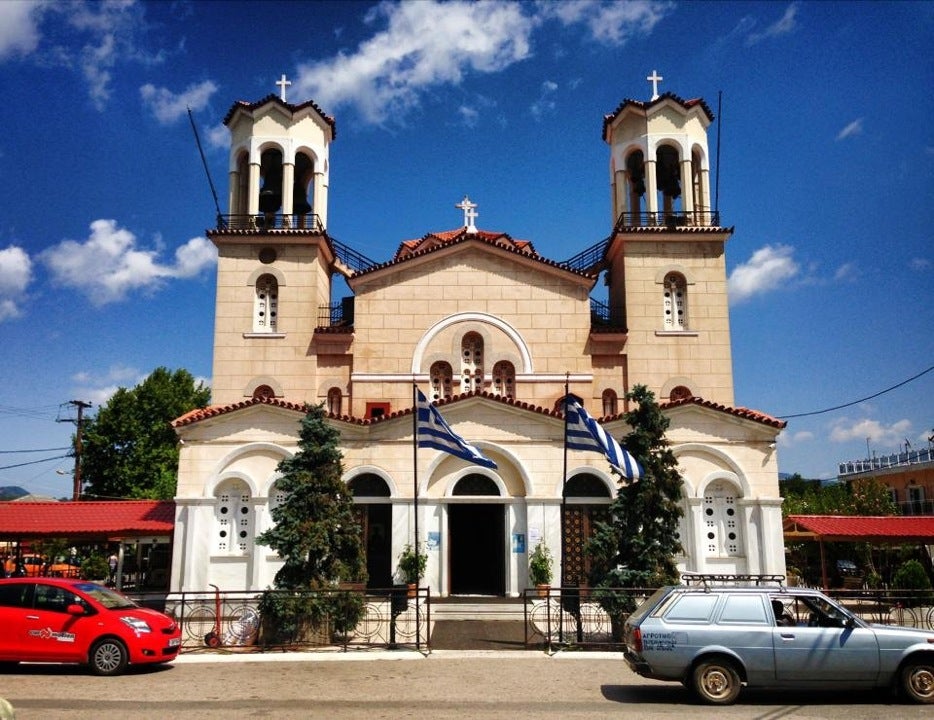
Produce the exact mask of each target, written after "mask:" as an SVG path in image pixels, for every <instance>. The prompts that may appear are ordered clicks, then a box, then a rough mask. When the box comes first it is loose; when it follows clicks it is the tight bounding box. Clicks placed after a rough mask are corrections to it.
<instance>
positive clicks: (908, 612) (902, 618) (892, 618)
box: [886, 605, 918, 628]
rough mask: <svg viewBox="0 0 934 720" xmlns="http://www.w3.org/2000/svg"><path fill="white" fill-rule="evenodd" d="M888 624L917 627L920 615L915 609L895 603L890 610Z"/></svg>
mask: <svg viewBox="0 0 934 720" xmlns="http://www.w3.org/2000/svg"><path fill="white" fill-rule="evenodd" d="M886 624H887V625H898V626H899V627H909V628H916V627H918V616H917V615H915V611H914V610H912V609H911V608H906V607H904V606H902V605H895V606H894V607H893V608H892V609H891V610H889V615H888V619H887V621H886Z"/></svg>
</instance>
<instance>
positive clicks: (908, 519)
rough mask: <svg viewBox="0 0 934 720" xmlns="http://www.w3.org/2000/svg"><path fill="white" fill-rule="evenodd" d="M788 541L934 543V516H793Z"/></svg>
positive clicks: (787, 525) (787, 522)
mask: <svg viewBox="0 0 934 720" xmlns="http://www.w3.org/2000/svg"><path fill="white" fill-rule="evenodd" d="M784 529H785V536H786V538H788V537H790V538H799V539H800V538H807V539H811V540H817V539H823V540H830V541H836V542H857V541H862V542H925V543H928V544H930V543H931V542H932V541H934V515H892V516H864V515H789V516H788V517H787V518H785V523H784Z"/></svg>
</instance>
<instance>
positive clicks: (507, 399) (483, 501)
mask: <svg viewBox="0 0 934 720" xmlns="http://www.w3.org/2000/svg"><path fill="white" fill-rule="evenodd" d="M657 80H658V78H656V79H655V82H657ZM282 82H283V85H282V87H283V88H285V87H286V83H285V81H284V78H283V81H282ZM598 120H599V118H598ZM713 120H714V118H713V114H712V113H711V112H710V108H709V107H708V106H707V105H706V103H704V102H703V101H702V100H699V99H693V100H684V99H682V98H680V97H679V96H677V95H674V94H672V93H664V94H662V95H658V93H655V94H654V96H653V97H652V99H651V100H649V101H646V102H642V101H636V100H626V101H624V102H623V103H622V104H620V106H619V107H618V108H617V109H616V110H615V111H614V112H612V113H610V114H608V115H607V116H606V117H605V118H603V129H602V139H603V141H604V142H605V143H606V144H607V146H608V148H609V152H608V167H609V185H610V189H611V193H610V206H609V208H608V209H609V221H608V223H607V235H606V236H604V237H601V238H590V239H586V238H585V239H581V238H577V237H569V238H568V257H566V258H547V257H544V256H542V255H541V254H540V253H539V252H538V251H537V250H536V248H535V246H534V244H533V242H532V241H530V240H528V239H518V238H514V237H513V236H511V235H510V234H509V233H507V232H504V231H502V230H498V229H490V227H491V226H490V225H489V224H486V226H485V227H482V226H481V223H479V222H478V218H479V217H480V215H481V212H480V209H479V208H478V206H477V204H476V203H474V202H471V201H470V199H469V197H466V196H465V197H464V198H463V200H461V201H460V202H455V200H456V199H457V198H459V197H460V195H459V194H458V195H457V196H454V197H452V206H453V207H454V208H455V209H456V210H457V211H459V212H462V213H463V222H462V223H461V224H460V226H459V227H455V228H454V229H446V230H433V231H430V232H427V233H425V234H424V235H422V236H421V237H419V238H415V239H406V240H402V241H401V242H400V241H399V240H398V239H391V238H382V237H374V238H372V239H370V240H369V241H368V244H370V245H377V244H382V245H383V246H387V245H388V244H390V243H391V245H388V246H394V247H396V248H397V249H396V251H395V253H394V254H393V255H392V256H391V257H389V258H388V259H385V260H372V259H370V258H367V257H365V256H363V255H362V254H361V253H359V252H357V251H355V250H353V249H352V248H350V247H348V246H345V245H343V244H342V243H340V242H338V241H337V240H336V239H335V238H334V237H332V236H331V235H330V233H329V220H328V212H327V208H328V193H329V192H330V181H329V173H330V169H331V167H332V158H331V146H332V143H333V141H334V139H335V137H336V123H335V121H334V119H333V118H331V117H329V116H328V115H326V114H325V113H324V111H323V110H322V109H321V108H319V107H318V106H317V105H315V103H314V102H311V101H307V102H302V103H301V104H293V103H290V102H288V101H287V100H286V98H285V91H284V90H283V94H282V96H281V97H276V96H269V97H267V98H265V99H264V100H261V101H259V102H256V103H246V102H240V103H236V104H235V105H234V106H233V108H232V109H231V111H230V112H229V113H228V114H227V116H226V118H225V121H224V122H225V124H226V125H227V126H228V128H229V129H230V136H231V147H230V163H229V167H230V173H229V180H230V186H229V191H228V197H229V199H230V203H229V214H228V215H223V216H221V218H220V219H219V222H218V225H217V227H216V228H213V229H211V230H209V231H208V233H207V234H208V237H209V238H210V239H211V240H212V242H213V243H214V244H215V245H216V246H217V249H218V265H217V296H216V297H217V299H216V312H215V326H214V327H215V331H214V366H213V372H212V393H213V402H214V403H215V404H214V405H212V406H211V407H208V408H204V409H201V410H195V411H193V412H191V413H188V414H187V415H185V416H183V417H180V418H178V419H177V420H176V421H175V428H176V431H177V433H178V435H179V438H180V439H181V440H182V441H183V445H182V448H181V458H180V463H179V481H178V495H177V497H176V504H177V509H176V521H177V525H176V533H175V539H176V540H175V545H176V548H177V551H176V553H175V558H176V559H175V563H174V565H173V570H172V588H173V589H174V590H179V591H189V590H192V591H199V590H204V589H206V588H207V587H208V585H211V584H214V585H217V586H219V587H221V588H222V589H231V590H242V589H244V588H250V589H261V588H264V587H266V586H268V585H270V584H271V583H272V580H273V577H274V574H275V571H276V570H277V568H278V567H279V562H280V561H279V560H278V559H277V558H276V557H275V556H274V555H273V554H272V553H270V551H269V550H268V548H265V547H262V546H259V545H258V544H257V543H256V537H257V536H258V535H259V534H260V533H261V532H262V531H263V530H264V529H266V528H268V527H269V526H270V525H271V523H272V517H271V512H272V509H273V508H274V507H275V505H276V503H278V502H280V501H281V499H282V496H281V493H280V492H279V490H278V489H277V485H276V481H277V472H278V470H277V467H278V464H279V462H280V461H281V460H282V459H284V458H287V457H289V456H290V455H291V454H292V453H294V452H295V450H296V447H297V440H298V437H297V435H298V427H299V421H300V420H301V419H302V417H303V415H304V412H305V408H306V405H307V404H318V403H323V404H324V406H325V408H326V410H327V411H328V422H329V423H330V424H331V425H332V426H333V427H334V428H335V429H336V430H337V431H338V432H339V435H340V443H341V451H342V453H343V463H344V480H345V481H346V483H347V485H348V491H349V492H350V493H351V494H352V495H353V497H354V501H355V503H356V504H357V506H358V511H359V518H360V522H361V525H362V531H363V533H364V537H365V540H366V543H365V544H366V546H367V563H368V572H369V582H370V585H371V586H372V587H386V586H388V585H390V584H392V583H394V582H395V580H396V578H395V577H394V574H395V572H396V569H397V568H396V561H397V558H398V556H399V553H400V551H401V550H402V548H403V547H404V546H405V545H406V544H408V543H412V542H414V541H416V540H417V541H419V542H420V543H422V544H424V546H425V547H426V549H427V552H428V556H429V558H428V569H427V575H426V577H425V579H424V582H425V583H426V584H428V585H430V586H431V588H432V592H433V594H436V595H442V596H444V595H459V594H483V595H513V596H514V595H518V594H520V593H521V592H522V591H523V589H524V588H525V587H526V586H527V585H528V574H527V568H528V557H527V555H528V552H529V551H530V549H531V548H533V547H534V546H535V545H536V544H537V543H538V542H539V541H540V540H542V541H544V542H546V544H547V545H548V546H549V547H550V549H551V550H552V551H553V553H554V554H555V556H556V569H560V572H559V573H557V575H558V577H557V578H556V582H560V583H562V584H569V583H579V582H585V581H586V578H587V575H588V572H589V565H588V563H589V561H588V558H587V557H586V556H585V554H584V552H583V548H584V545H585V543H586V541H587V539H588V537H589V536H590V535H591V534H592V532H593V528H594V525H595V523H596V522H597V521H598V519H599V518H600V517H602V516H603V515H604V514H605V512H606V508H607V506H608V505H609V504H610V502H611V500H612V498H613V497H614V496H615V495H616V493H617V491H618V489H619V487H620V482H628V480H621V479H620V477H619V476H618V475H615V474H614V473H613V472H611V469H610V467H609V464H608V462H607V460H606V458H605V457H604V456H603V455H602V454H601V453H600V452H587V451H583V450H570V451H568V450H566V448H565V416H564V403H563V400H562V399H563V398H564V397H565V395H566V394H567V393H571V394H573V395H574V396H576V397H577V398H579V399H580V401H581V404H582V406H583V407H584V408H585V410H586V411H587V412H589V414H590V415H591V416H593V417H594V418H597V420H598V425H599V427H600V428H602V430H603V431H604V432H605V433H606V434H608V435H610V436H612V437H613V438H616V439H622V438H625V436H626V434H627V433H628V432H630V430H631V428H630V427H629V426H628V425H627V423H626V412H627V411H628V410H631V409H632V408H631V407H630V405H629V404H628V401H627V399H626V394H627V391H629V390H631V389H632V388H633V386H635V385H637V384H641V385H645V386H646V387H648V388H649V389H650V390H651V391H652V392H653V393H654V395H655V397H656V398H657V399H658V400H659V401H660V402H661V403H662V405H663V408H664V412H665V414H666V415H667V417H668V418H669V420H670V427H669V430H668V435H667V437H668V440H669V442H670V443H671V447H672V451H673V452H674V454H675V456H676V457H677V459H678V462H679V464H680V467H681V470H682V473H683V478H684V488H683V490H684V500H683V510H684V518H683V519H682V521H681V525H680V527H679V528H678V532H679V534H680V538H681V544H682V546H683V549H684V552H683V555H682V556H681V557H680V558H679V559H678V560H679V565H680V567H681V568H682V569H684V570H692V571H701V572H703V571H707V572H718V573H755V572H763V573H781V572H783V571H784V552H783V545H782V523H781V499H780V497H779V494H778V472H777V460H776V456H775V440H776V437H777V435H778V434H779V433H780V432H781V430H782V428H783V427H784V423H783V422H782V421H781V420H779V419H776V418H774V417H771V416H770V415H768V414H767V413H765V412H761V411H758V410H752V409H747V408H744V407H742V406H741V405H738V404H737V403H736V401H735V398H734V391H733V375H732V357H731V353H732V345H731V339H730V326H729V306H728V302H727V275H726V261H725V252H726V245H727V241H728V239H729V238H730V236H731V235H732V228H731V227H728V226H725V225H723V224H722V223H721V222H720V215H719V212H718V210H717V208H716V207H714V206H713V204H712V194H711V183H710V171H711V157H712V153H711V151H710V148H709V146H708V137H707V133H708V128H709V127H710V125H711V123H712V122H713ZM595 134H596V133H595ZM595 140H596V138H595ZM357 171H359V172H365V171H366V169H365V168H358V169H357ZM412 182H418V179H417V178H412ZM477 182H478V184H479V183H482V182H483V179H482V174H478V177H477ZM389 191H390V190H387V192H389ZM452 212H453V211H452ZM452 220H453V217H452ZM453 224H454V223H453V222H452V225H453ZM373 228H374V230H373V232H374V235H376V234H378V232H379V230H378V228H379V223H378V222H374V224H373ZM339 280H341V281H343V282H342V283H338V281H339ZM344 285H346V287H347V288H349V291H350V293H351V295H350V296H347V297H342V298H339V299H338V298H335V297H334V294H335V293H336V292H337V289H338V288H339V287H344ZM413 384H414V385H415V386H417V387H418V388H419V389H420V390H421V391H422V392H424V394H425V396H427V398H428V400H429V401H430V402H431V403H432V404H433V405H434V408H435V410H437V412H438V413H439V414H440V415H442V416H443V418H444V420H445V421H446V423H447V425H448V426H449V428H450V429H451V430H452V431H453V432H454V433H456V434H457V435H459V436H460V437H462V438H464V439H465V440H466V441H467V442H469V443H470V444H471V445H472V446H473V448H474V449H475V450H476V451H477V452H479V453H481V454H482V455H483V456H484V457H485V458H487V459H488V460H489V461H492V462H490V463H487V464H476V463H473V462H469V461H467V460H465V459H463V458H462V457H458V456H456V455H452V454H450V453H447V452H443V451H441V450H438V449H436V448H431V447H428V448H419V449H417V450H416V449H415V447H414V445H415V405H416V400H415V397H414V396H413ZM425 412H426V413H427V411H425ZM428 414H429V415H430V413H428ZM597 434H598V435H599V433H597ZM493 465H495V467H494V466H493Z"/></svg>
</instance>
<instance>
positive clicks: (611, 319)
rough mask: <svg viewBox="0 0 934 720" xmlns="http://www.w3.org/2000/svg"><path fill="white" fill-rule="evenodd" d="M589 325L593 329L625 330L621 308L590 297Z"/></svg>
mask: <svg viewBox="0 0 934 720" xmlns="http://www.w3.org/2000/svg"><path fill="white" fill-rule="evenodd" d="M590 327H591V328H592V329H594V330H604V331H606V330H610V329H613V330H619V331H621V332H625V331H626V323H625V320H624V318H623V309H622V308H620V307H613V306H610V305H607V304H606V303H604V302H601V301H599V300H595V299H594V298H590Z"/></svg>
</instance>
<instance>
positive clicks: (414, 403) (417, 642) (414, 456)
mask: <svg viewBox="0 0 934 720" xmlns="http://www.w3.org/2000/svg"><path fill="white" fill-rule="evenodd" d="M412 477H413V478H414V480H413V484H412V509H413V512H414V513H415V519H414V526H415V545H414V548H415V558H416V561H417V559H418V553H419V549H418V386H417V385H416V384H415V377H414V375H413V377H412ZM416 567H418V563H417V562H416ZM420 580H421V578H419V579H418V580H416V581H415V647H416V649H418V648H419V647H420V645H421V635H420V632H421V628H420V627H419V626H420V624H421V623H420V621H419V617H418V586H419V585H420V584H421V583H420Z"/></svg>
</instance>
